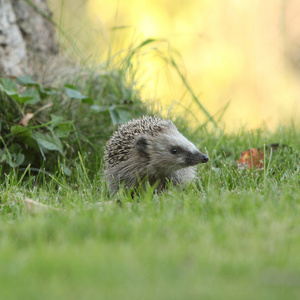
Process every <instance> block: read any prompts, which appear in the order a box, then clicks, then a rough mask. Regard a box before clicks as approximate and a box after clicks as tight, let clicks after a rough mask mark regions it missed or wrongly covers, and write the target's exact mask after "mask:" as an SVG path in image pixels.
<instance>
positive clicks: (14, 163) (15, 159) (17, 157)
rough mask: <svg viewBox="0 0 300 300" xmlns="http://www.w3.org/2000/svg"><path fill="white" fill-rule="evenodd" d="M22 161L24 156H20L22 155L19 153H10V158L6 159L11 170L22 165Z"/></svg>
mask: <svg viewBox="0 0 300 300" xmlns="http://www.w3.org/2000/svg"><path fill="white" fill-rule="evenodd" d="M24 159H25V156H24V154H22V153H19V154H15V153H12V154H11V155H10V157H8V158H7V163H8V164H9V165H10V166H11V167H12V168H16V167H18V166H20V165H21V164H22V163H23V161H24Z"/></svg>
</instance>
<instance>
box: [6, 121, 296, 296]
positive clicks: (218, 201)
mask: <svg viewBox="0 0 300 300" xmlns="http://www.w3.org/2000/svg"><path fill="white" fill-rule="evenodd" d="M182 130H183V131H184V132H185V134H186V132H187V129H184V128H182ZM188 137H189V138H190V139H191V140H192V141H193V142H194V143H195V144H196V145H197V146H199V149H200V150H201V151H203V152H205V153H207V154H208V155H209V156H210V161H209V163H207V164H206V165H200V166H198V178H197V179H196V180H195V181H194V182H193V183H192V184H191V185H190V186H189V187H188V188H187V189H186V190H185V191H181V190H177V189H175V188H173V187H172V186H170V187H169V189H168V190H167V191H164V192H162V193H160V194H153V193H152V190H151V188H150V187H149V188H147V190H146V191H145V192H141V194H140V195H139V196H138V197H136V198H134V199H132V198H131V197H130V196H128V194H126V192H124V193H120V195H118V197H117V198H118V199H119V200H121V203H120V201H116V197H115V198H114V197H111V196H110V195H109V193H108V191H107V187H106V184H105V180H104V177H103V169H102V168H100V169H99V171H98V172H97V173H96V174H95V175H94V176H90V175H88V173H89V172H88V170H87V166H86V165H85V164H84V161H83V160H81V159H80V157H79V159H78V160H77V163H76V165H75V167H74V168H73V169H72V173H73V174H72V176H71V178H68V177H66V176H63V175H62V173H61V172H60V171H59V168H57V171H56V172H53V173H51V174H49V173H41V172H40V173H36V172H34V171H31V172H29V170H27V173H26V175H25V176H24V177H22V174H23V172H21V171H19V172H18V169H11V170H10V172H6V173H5V174H4V171H3V170H2V177H1V178H2V181H1V183H0V190H1V194H0V201H1V206H0V266H1V267H0V287H1V293H0V298H1V299H23V300H25V299H113V300H117V299H132V300H134V299H156V300H159V299H162V300H167V299H172V300H173V299H174V300H176V299H178V300H179V299H300V216H299V208H300V207H299V205H300V160H299V157H300V156H299V154H300V153H299V149H300V130H299V129H297V127H296V126H294V125H291V126H288V127H281V128H278V130H276V131H275V132H269V131H268V130H267V129H260V130H256V131H253V132H251V133H248V132H247V131H246V130H244V129H242V128H241V129H240V130H239V131H238V132H236V133H223V132H222V131H213V130H211V131H209V130H205V129H203V128H202V129H201V130H198V131H197V130H195V131H193V130H190V133H189V136H188ZM271 143H279V144H280V146H279V147H278V149H277V150H272V151H271V150H270V147H268V145H270V144H271ZM264 145H266V146H267V147H266V151H265V159H264V163H265V164H264V167H263V168H262V169H261V170H255V169H251V170H250V171H248V170H247V169H244V170H239V169H238V168H237V164H236V161H237V160H238V158H239V154H240V153H241V152H242V151H244V150H247V149H249V148H250V147H254V148H255V147H262V149H264ZM26 197H27V198H29V199H31V200H33V201H35V202H36V203H34V204H32V205H31V206H30V205H28V203H27V202H24V199H25V198H26ZM39 204H43V205H44V206H41V205H39Z"/></svg>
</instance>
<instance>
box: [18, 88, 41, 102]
mask: <svg viewBox="0 0 300 300" xmlns="http://www.w3.org/2000/svg"><path fill="white" fill-rule="evenodd" d="M40 100H41V98H40V94H39V92H38V91H37V90H35V89H29V90H27V91H25V92H24V93H22V94H19V100H18V101H19V102H20V103H26V104H36V103H38V102H39V101H40Z"/></svg>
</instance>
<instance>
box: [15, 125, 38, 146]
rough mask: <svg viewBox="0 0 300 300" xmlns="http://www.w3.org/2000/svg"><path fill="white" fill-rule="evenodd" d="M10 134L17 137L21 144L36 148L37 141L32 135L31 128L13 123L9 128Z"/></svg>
mask: <svg viewBox="0 0 300 300" xmlns="http://www.w3.org/2000/svg"><path fill="white" fill-rule="evenodd" d="M10 132H11V134H12V135H13V136H14V137H16V138H18V140H20V141H21V142H22V143H23V144H25V145H28V146H30V147H31V148H34V149H37V143H36V141H35V139H34V138H33V136H32V130H31V129H29V128H26V127H23V126H21V125H14V126H12V127H11V128H10Z"/></svg>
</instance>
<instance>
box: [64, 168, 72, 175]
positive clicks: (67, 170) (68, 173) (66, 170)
mask: <svg viewBox="0 0 300 300" xmlns="http://www.w3.org/2000/svg"><path fill="white" fill-rule="evenodd" d="M63 171H64V174H65V175H66V176H71V175H72V171H71V169H69V168H68V167H66V166H63Z"/></svg>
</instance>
